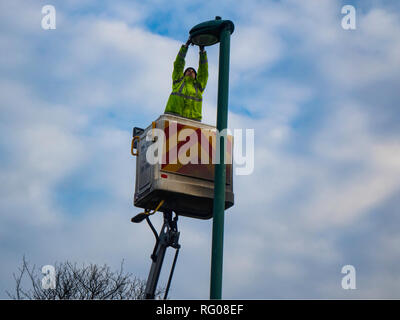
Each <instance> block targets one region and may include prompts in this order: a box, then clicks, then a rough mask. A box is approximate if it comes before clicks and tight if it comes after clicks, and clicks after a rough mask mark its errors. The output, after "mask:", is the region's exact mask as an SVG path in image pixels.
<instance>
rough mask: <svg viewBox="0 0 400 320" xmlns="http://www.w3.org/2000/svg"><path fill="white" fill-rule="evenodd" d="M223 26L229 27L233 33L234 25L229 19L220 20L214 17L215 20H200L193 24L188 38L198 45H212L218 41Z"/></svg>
mask: <svg viewBox="0 0 400 320" xmlns="http://www.w3.org/2000/svg"><path fill="white" fill-rule="evenodd" d="M224 28H229V30H230V32H231V33H233V30H234V29H235V26H234V24H233V22H232V21H230V20H222V19H221V17H215V20H210V21H206V22H202V23H200V24H198V25H196V26H194V27H193V28H192V29H191V30H190V31H189V35H190V40H192V43H193V44H195V45H198V46H212V45H213V44H216V43H218V42H219V41H220V34H221V31H222V30H223V29H224Z"/></svg>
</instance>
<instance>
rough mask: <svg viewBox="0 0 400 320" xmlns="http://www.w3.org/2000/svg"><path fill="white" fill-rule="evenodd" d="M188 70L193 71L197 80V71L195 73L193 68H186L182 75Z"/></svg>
mask: <svg viewBox="0 0 400 320" xmlns="http://www.w3.org/2000/svg"><path fill="white" fill-rule="evenodd" d="M189 69H192V70H193V71H194V75H195V78H197V71H196V69H195V68H192V67H188V68H186V70H185V72H184V73H183V74H185V73H186V71H188V70H189Z"/></svg>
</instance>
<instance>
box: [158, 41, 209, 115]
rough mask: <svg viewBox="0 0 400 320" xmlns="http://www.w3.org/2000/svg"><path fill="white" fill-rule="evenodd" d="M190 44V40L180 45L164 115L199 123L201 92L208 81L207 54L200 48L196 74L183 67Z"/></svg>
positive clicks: (192, 69) (190, 69) (194, 71)
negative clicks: (176, 116) (172, 115)
mask: <svg viewBox="0 0 400 320" xmlns="http://www.w3.org/2000/svg"><path fill="white" fill-rule="evenodd" d="M189 44H191V40H190V38H189V39H188V41H187V42H186V44H184V45H182V46H181V48H180V50H179V53H178V55H177V56H176V59H175V62H174V70H173V72H172V92H171V94H170V96H169V99H168V102H167V106H166V107H165V111H164V113H166V114H174V115H178V116H181V117H185V118H189V119H193V120H197V121H201V118H202V110H201V109H202V101H203V97H202V96H203V92H204V89H205V88H206V85H207V80H208V62H207V53H206V51H205V50H204V46H200V52H199V55H200V57H199V67H198V72H196V70H195V69H194V68H192V67H189V68H186V70H185V71H183V69H184V67H185V57H186V53H187V51H188V48H189Z"/></svg>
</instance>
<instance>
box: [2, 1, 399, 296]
mask: <svg viewBox="0 0 400 320" xmlns="http://www.w3.org/2000/svg"><path fill="white" fill-rule="evenodd" d="M48 4H51V5H53V6H54V7H55V9H56V29H54V30H44V29H43V28H42V27H41V20H42V18H43V17H44V14H42V7H43V6H44V5H48ZM344 5H352V6H354V8H355V9H356V29H355V30H345V29H343V28H342V24H341V22H342V19H343V17H344V16H345V15H344V14H342V13H341V9H342V7H343V6H344ZM215 16H221V17H222V18H223V19H229V20H232V21H233V22H234V24H235V30H234V33H233V34H232V36H231V56H230V87H229V119H228V126H229V128H232V129H234V128H237V129H254V132H255V134H254V136H255V154H254V172H253V173H252V174H250V175H242V176H239V175H235V176H234V177H233V179H234V193H235V205H234V206H233V207H232V208H230V209H228V210H227V211H226V216H225V233H224V273H223V290H222V297H223V298H224V299H359V298H368V299H381V298H397V299H398V298H400V231H399V227H398V226H399V225H400V215H399V209H398V208H399V207H400V126H399V125H398V123H399V121H400V108H399V105H398V103H399V101H400V4H399V2H398V1H394V0H393V1H388V0H387V1H385V0H383V1H378V0H365V1H352V0H346V1H334V0H305V1H295V0H282V1H272V0H271V1H253V0H249V1H233V0H232V1H213V2H204V1H197V0H193V1H190V2H188V1H175V0H172V1H161V0H150V1H145V2H143V1H124V0H114V1H94V0H79V1H78V0H66V1H56V0H53V1H48V0H46V1H40V0H30V1H28V0H25V1H22V0H13V1H6V0H0V48H1V54H0V185H1V186H0V239H1V240H0V261H1V264H0V298H7V295H6V293H5V290H12V289H13V287H14V280H13V278H12V274H13V272H16V271H17V269H18V267H19V266H20V264H21V261H22V257H23V256H24V255H25V257H26V259H27V260H28V261H29V262H30V263H31V264H35V265H36V266H39V267H41V266H43V265H48V264H50V265H51V264H54V263H55V262H62V261H66V260H68V261H72V262H76V263H78V264H83V263H86V264H87V263H98V264H108V265H109V266H111V267H112V268H114V269H118V267H119V265H120V263H121V261H122V260H123V261H124V266H125V270H126V271H128V272H131V273H133V274H134V275H136V276H138V277H140V278H142V279H146V278H147V275H148V271H149V270H150V263H151V260H150V254H151V252H152V250H153V246H154V236H153V234H152V233H151V231H150V229H149V228H148V226H147V225H146V224H145V223H142V224H132V223H131V222H130V219H131V217H133V216H134V215H136V214H137V213H139V212H140V211H141V209H139V208H135V207H134V206H133V203H132V202H133V201H132V200H133V193H134V183H135V168H136V162H135V158H133V157H132V156H131V155H130V143H131V138H132V128H133V127H135V126H137V127H146V126H148V125H149V124H150V123H151V121H153V120H155V119H156V118H158V116H159V115H160V114H162V113H163V111H164V108H165V104H166V102H167V100H168V96H169V93H170V90H171V73H172V64H173V61H174V59H175V56H176V54H177V52H178V50H179V48H180V46H181V44H182V43H185V42H186V40H187V37H188V32H189V30H190V29H191V27H193V26H194V25H196V24H198V23H200V22H203V21H207V20H212V19H214V18H215ZM206 50H207V53H208V63H209V81H208V84H207V88H206V91H205V93H204V95H203V122H204V123H208V124H212V125H215V122H216V103H217V86H218V53H219V50H218V45H214V46H211V47H206ZM197 64H198V48H197V47H194V46H192V47H190V48H189V52H188V55H187V57H186V65H187V66H194V67H196V68H197ZM153 222H154V224H155V226H156V227H157V228H160V226H161V223H162V216H161V214H158V215H154V216H153ZM179 229H180V231H181V236H180V243H181V245H182V249H181V250H180V255H179V259H178V262H177V266H176V269H175V273H174V278H173V282H172V285H171V289H170V295H169V296H170V298H171V299H208V297H209V284H210V261H211V231H212V220H205V221H204V220H198V219H192V218H186V217H181V218H180V220H179ZM169 250H170V251H168V252H167V257H166V260H165V264H164V268H163V271H162V274H161V278H160V285H164V286H165V284H166V283H167V279H168V272H169V269H170V268H169V267H170V265H171V263H172V258H173V253H174V252H173V251H172V250H171V249H169ZM345 265H352V266H354V268H355V270H356V289H349V290H345V289H343V288H342V285H341V283H342V279H343V277H344V276H345V274H342V273H341V270H342V267H343V266H345Z"/></svg>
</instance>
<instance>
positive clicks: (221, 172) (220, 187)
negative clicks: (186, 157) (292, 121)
mask: <svg viewBox="0 0 400 320" xmlns="http://www.w3.org/2000/svg"><path fill="white" fill-rule="evenodd" d="M230 36H231V31H230V30H229V28H228V27H225V28H223V29H222V31H221V34H220V47H219V74H218V110H217V129H218V132H219V133H221V132H222V130H224V129H226V128H227V125H228V89H229V50H230ZM217 137H218V139H217V150H219V162H218V163H217V164H215V180H214V206H213V231H212V252H211V283H210V299H221V296H222V269H223V247H224V211H225V185H226V167H225V148H224V144H225V143H226V139H225V138H223V140H224V143H221V138H222V137H221V136H217Z"/></svg>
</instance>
